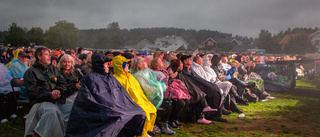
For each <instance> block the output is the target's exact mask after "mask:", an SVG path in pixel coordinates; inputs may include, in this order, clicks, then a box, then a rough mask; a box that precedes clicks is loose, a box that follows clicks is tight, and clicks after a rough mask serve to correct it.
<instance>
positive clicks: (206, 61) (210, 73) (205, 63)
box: [202, 58, 220, 83]
mask: <svg viewBox="0 0 320 137" xmlns="http://www.w3.org/2000/svg"><path fill="white" fill-rule="evenodd" d="M202 60H203V64H202V68H203V70H204V71H205V72H206V73H207V76H208V78H209V80H210V82H211V83H217V82H220V80H218V79H217V74H216V72H214V70H213V69H212V68H211V67H210V66H211V62H210V60H209V59H208V58H204V59H202Z"/></svg>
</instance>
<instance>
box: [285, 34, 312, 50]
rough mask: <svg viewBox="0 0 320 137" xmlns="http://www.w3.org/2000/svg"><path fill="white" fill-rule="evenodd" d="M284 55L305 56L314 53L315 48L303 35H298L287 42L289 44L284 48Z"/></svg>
mask: <svg viewBox="0 0 320 137" xmlns="http://www.w3.org/2000/svg"><path fill="white" fill-rule="evenodd" d="M284 51H285V53H286V54H305V53H314V52H315V51H317V48H316V47H315V46H313V45H312V43H311V41H310V40H309V39H308V37H307V36H306V35H304V34H301V35H298V36H297V37H295V38H291V39H290V40H289V44H288V45H286V46H285V50H284Z"/></svg>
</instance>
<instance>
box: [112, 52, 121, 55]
mask: <svg viewBox="0 0 320 137" xmlns="http://www.w3.org/2000/svg"><path fill="white" fill-rule="evenodd" d="M112 54H113V56H118V55H120V54H121V53H120V52H118V51H116V52H113V53H112Z"/></svg>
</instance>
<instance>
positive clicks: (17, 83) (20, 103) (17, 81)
mask: <svg viewBox="0 0 320 137" xmlns="http://www.w3.org/2000/svg"><path fill="white" fill-rule="evenodd" d="M10 84H11V87H12V91H13V92H14V93H15V94H14V98H15V100H16V102H17V117H16V118H14V120H13V124H15V122H16V120H17V119H18V117H19V116H20V117H21V118H22V121H24V119H23V116H22V113H21V112H22V111H21V110H22V108H23V107H24V106H25V107H28V109H29V108H30V106H31V104H30V102H29V100H26V99H21V98H19V96H18V97H17V96H16V95H17V94H16V93H19V90H18V89H17V87H21V86H24V81H23V78H14V79H12V80H11V81H10ZM18 95H20V93H19V94H18Z"/></svg>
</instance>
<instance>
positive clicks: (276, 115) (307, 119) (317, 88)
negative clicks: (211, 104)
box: [0, 76, 320, 137]
mask: <svg viewBox="0 0 320 137" xmlns="http://www.w3.org/2000/svg"><path fill="white" fill-rule="evenodd" d="M269 93H271V95H272V96H275V97H277V99H274V100H268V101H267V102H257V103H250V106H240V108H241V109H242V110H243V111H244V114H245V115H246V116H245V117H244V118H238V117H237V116H238V114H231V115H229V116H224V117H225V118H227V119H228V120H229V122H228V123H220V122H213V123H212V124H210V125H202V124H195V123H183V127H182V128H180V129H179V130H176V132H177V134H176V135H173V136H172V137H207V136H210V137H211V136H212V137H214V136H237V137H242V136H299V137H300V136H320V78H319V76H317V77H316V78H315V79H313V80H309V79H306V78H304V79H302V80H298V81H297V87H296V88H295V89H294V90H290V91H289V93H288V94H284V93H276V92H269ZM23 134H24V125H23V123H22V121H21V120H20V119H19V120H18V123H17V124H15V125H13V124H12V120H9V122H8V123H5V124H0V136H1V137H15V136H16V137H21V136H23ZM161 136H167V135H164V134H162V135H161Z"/></svg>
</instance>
